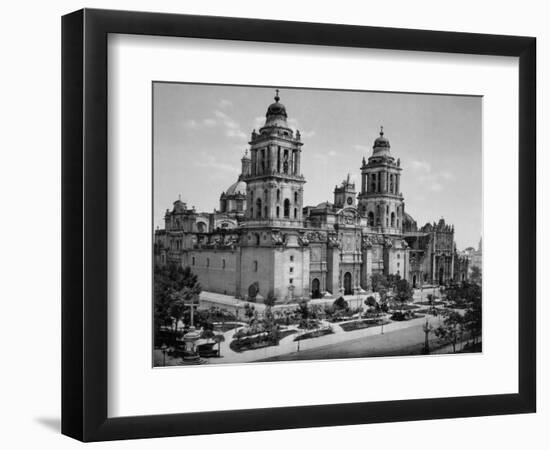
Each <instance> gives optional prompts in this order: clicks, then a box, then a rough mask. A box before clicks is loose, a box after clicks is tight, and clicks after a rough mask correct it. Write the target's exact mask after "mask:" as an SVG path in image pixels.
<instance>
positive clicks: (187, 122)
mask: <svg viewBox="0 0 550 450" xmlns="http://www.w3.org/2000/svg"><path fill="white" fill-rule="evenodd" d="M183 126H184V127H185V128H191V129H196V128H198V127H199V122H197V121H196V120H195V119H187V120H184V122H183Z"/></svg>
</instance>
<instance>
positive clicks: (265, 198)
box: [264, 189, 267, 202]
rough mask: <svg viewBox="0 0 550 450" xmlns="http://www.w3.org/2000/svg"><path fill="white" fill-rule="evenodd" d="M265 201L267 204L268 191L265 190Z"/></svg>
mask: <svg viewBox="0 0 550 450" xmlns="http://www.w3.org/2000/svg"><path fill="white" fill-rule="evenodd" d="M264 200H265V201H266V202H267V189H264Z"/></svg>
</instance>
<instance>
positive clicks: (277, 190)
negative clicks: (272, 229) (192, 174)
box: [243, 89, 305, 227]
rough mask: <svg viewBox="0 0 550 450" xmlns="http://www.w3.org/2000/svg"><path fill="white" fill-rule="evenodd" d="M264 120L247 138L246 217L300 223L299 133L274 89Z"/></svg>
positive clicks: (289, 224)
mask: <svg viewBox="0 0 550 450" xmlns="http://www.w3.org/2000/svg"><path fill="white" fill-rule="evenodd" d="M274 99H275V103H272V104H271V105H269V107H268V108H267V112H266V115H265V124H264V126H263V127H261V128H260V130H259V132H256V130H254V131H252V136H251V139H250V142H249V144H250V155H251V157H250V170H249V171H248V175H246V176H243V179H244V180H245V181H246V184H247V188H246V194H247V206H248V207H247V212H246V219H247V222H248V225H250V226H258V225H261V226H265V225H269V226H276V227H300V226H301V225H302V207H303V185H304V183H305V180H304V177H303V175H302V173H301V171H300V159H301V152H302V150H301V147H302V145H303V144H302V142H301V136H300V132H299V131H296V133H294V132H293V130H292V129H291V128H290V127H289V126H288V124H287V117H288V116H287V112H286V108H285V106H284V105H283V104H282V103H280V97H279V90H278V89H277V90H276V94H275V98H274Z"/></svg>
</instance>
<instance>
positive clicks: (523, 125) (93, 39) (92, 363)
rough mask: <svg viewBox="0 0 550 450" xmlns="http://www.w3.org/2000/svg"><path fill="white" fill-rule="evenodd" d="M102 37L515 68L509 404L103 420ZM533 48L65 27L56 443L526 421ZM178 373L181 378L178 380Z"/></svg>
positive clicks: (509, 43)
mask: <svg viewBox="0 0 550 450" xmlns="http://www.w3.org/2000/svg"><path fill="white" fill-rule="evenodd" d="M109 33H122V34H136V35H152V36H178V37H192V38H208V39H231V40H239V41H259V42H276V43H291V44H310V45H325V46H333V47H334V46H336V47H369V48H377V49H393V50H414V51H429V52H446V53H464V54H477V55H502V56H515V57H518V58H519V105H518V108H519V142H518V152H519V173H518V177H519V264H518V266H519V289H518V293H517V296H518V306H519V322H518V330H519V386H518V392H517V393H510V394H499V395H481V396H469V397H453V398H430V399H421V400H400V401H378V402H366V403H344V404H336V405H311V406H299V407H298V406H289V407H278V408H265V409H248V410H233V411H210V412H200V413H183V414H167V415H153V416H150V415H148V416H134V417H117V418H108V417H107V394H108V386H107V342H108V341H107V193H108V184H107V96H108V92H107V36H108V34H109ZM535 91H536V39H535V38H533V37H518V36H503V35H488V34H471V33H456V32H437V31H421V30H409V29H394V28H377V27H363V26H349V25H333V24H320V23H302V22H285V21H271V20H257V19H243V18H227V17H208V16H192V15H175V14H157V13H144V12H128V11H108V10H93V9H84V10H80V11H76V12H74V13H71V14H68V15H66V16H64V17H63V18H62V433H63V434H66V435H68V436H71V437H73V438H76V439H79V440H82V441H102V440H113V439H131V438H148V437H161V436H179V435H191V434H212V433H227V432H240V431H257V430H273V429H283V428H300V427H321V426H331V425H351V424H362V423H378V422H397V421H408V420H425V419H438V418H453V417H467V416H486V415H497V414H515V413H530V412H535V408H536V310H535V309H536V307H535V305H536V151H535V148H536V98H535ZM184 376H185V374H183V373H182V377H184Z"/></svg>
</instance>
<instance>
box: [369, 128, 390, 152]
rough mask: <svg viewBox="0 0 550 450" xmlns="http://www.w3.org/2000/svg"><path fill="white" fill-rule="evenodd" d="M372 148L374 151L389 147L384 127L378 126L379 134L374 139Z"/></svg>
mask: <svg viewBox="0 0 550 450" xmlns="http://www.w3.org/2000/svg"><path fill="white" fill-rule="evenodd" d="M373 148H374V150H375V151H376V150H377V149H381V150H383V149H388V150H389V148H390V141H389V140H388V138H386V137H384V127H380V136H379V137H377V138H376V139H375V141H374V146H373Z"/></svg>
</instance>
